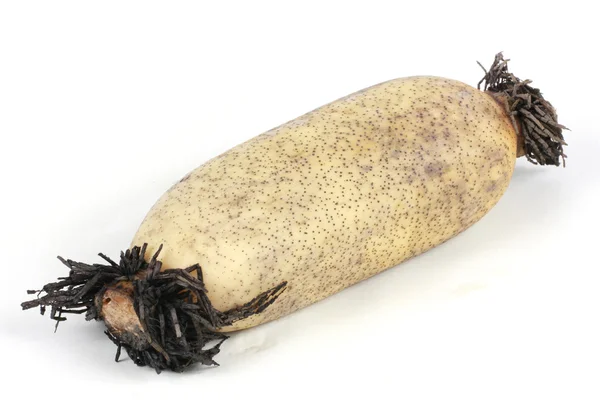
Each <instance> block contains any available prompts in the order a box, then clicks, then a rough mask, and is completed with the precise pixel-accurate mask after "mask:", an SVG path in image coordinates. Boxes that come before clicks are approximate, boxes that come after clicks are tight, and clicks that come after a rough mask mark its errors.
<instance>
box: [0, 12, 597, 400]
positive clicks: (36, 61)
mask: <svg viewBox="0 0 600 400" xmlns="http://www.w3.org/2000/svg"><path fill="white" fill-rule="evenodd" d="M585 3H589V4H592V2H577V1H568V2H565V3H563V4H562V5H561V6H560V7H559V6H556V5H554V4H553V3H552V2H546V1H544V2H536V4H534V2H526V1H517V2H511V1H506V0H505V1H502V2H492V1H486V2H483V1H478V2H472V3H469V2H461V1H448V2H445V1H440V2H427V1H409V2H402V1H397V0H396V1H390V2H377V1H372V0H371V1H367V2H364V4H363V5H353V4H351V3H350V2H315V3H313V2H310V1H301V2H296V3H295V5H293V4H292V3H291V2H283V1H282V2H273V3H267V2H262V1H256V0H253V1H244V2H241V1H240V2H219V1H213V2H201V1H195V2H183V1H165V2H155V1H144V2H139V3H138V2H127V1H102V2H88V1H52V2H50V1H43V2H34V1H4V2H2V3H0V138H1V142H0V143H1V144H0V146H1V147H0V152H1V153H0V174H1V179H0V182H1V184H2V189H1V190H2V192H1V197H0V203H1V204H0V212H1V228H0V246H1V256H2V258H1V269H2V272H1V274H0V285H1V287H0V289H1V290H0V296H1V299H0V313H1V315H0V324H1V325H0V344H1V353H2V356H1V357H2V362H1V363H0V370H2V371H0V376H1V377H2V378H1V379H0V380H1V381H2V390H3V391H4V392H5V393H6V392H9V391H11V390H14V391H17V392H20V393H21V394H19V397H21V396H25V397H26V398H45V399H48V398H58V396H59V394H61V393H62V395H63V396H67V397H64V398H76V397H75V396H77V397H78V398H86V399H95V398H110V397H111V396H133V395H136V396H137V395H140V394H144V395H145V396H146V397H145V398H148V399H154V398H157V399H164V398H184V397H183V396H185V398H191V396H197V398H212V399H218V398H219V399H220V398H234V396H235V397H241V398H258V397H260V398H263V399H264V398H283V399H287V398H297V397H303V398H307V396H310V397H308V398H311V399H319V398H332V397H333V398H354V397H358V396H360V397H361V398H364V399H370V398H403V399H415V398H435V399H442V398H444V399H446V398H473V399H492V398H503V399H506V398H511V399H516V398H518V399H534V398H563V399H567V398H569V399H588V398H589V399H592V398H594V399H598V398H599V397H600V387H599V386H600V378H599V377H600V327H599V324H598V319H599V317H600V312H599V306H600V261H599V259H598V253H597V251H598V248H599V244H598V239H599V237H600V235H599V231H598V227H599V224H600V212H599V206H600V174H599V172H600V161H598V158H599V157H598V155H599V154H600V140H599V137H600V136H599V131H600V128H599V127H598V126H599V125H600V123H599V119H598V115H599V112H598V111H599V110H598V106H599V105H600V101H598V97H597V96H598V93H600V85H599V83H598V73H597V70H598V63H599V62H600V58H599V56H598V45H597V39H598V37H600V33H599V30H598V28H597V26H598V25H597V24H598V23H597V20H596V15H597V14H596V12H594V11H592V9H591V8H590V6H585V5H584V4H585ZM500 50H503V51H504V52H505V55H506V57H507V58H510V59H512V61H511V64H510V66H511V69H512V71H513V72H514V73H515V74H517V75H518V76H520V77H522V78H532V79H533V80H534V86H538V87H540V88H542V90H543V92H544V94H545V95H546V97H547V98H548V99H550V101H552V102H553V104H554V105H555V106H556V108H557V109H558V111H559V115H560V120H561V122H562V123H563V124H565V125H567V126H569V127H570V128H571V130H572V131H571V132H566V135H567V141H568V142H569V147H568V148H567V154H568V155H569V159H568V163H567V168H565V169H563V168H554V167H546V168H541V167H535V166H533V165H530V164H528V163H527V162H526V161H525V160H522V159H521V160H519V161H518V162H517V168H516V171H515V174H514V178H513V180H512V183H511V186H510V188H509V189H508V191H507V193H506V194H505V196H504V197H503V198H502V200H501V201H500V203H499V204H498V205H497V206H496V207H495V208H494V209H493V210H492V211H491V212H490V213H489V214H488V215H487V216H486V217H485V218H484V219H483V220H481V221H480V222H479V223H477V224H476V225H475V226H474V227H472V228H471V229H469V230H468V231H467V232H465V233H464V234H461V235H460V236H459V237H457V238H455V239H454V240H452V241H450V242H448V243H446V244H444V245H442V246H440V247H438V248H436V249H434V250H432V251H430V252H428V253H427V254H425V255H422V256H420V257H417V258H416V259H413V260H411V261H410V262H407V263H405V264H403V265H402V266H401V267H397V268H393V269H391V270H389V271H387V272H385V273H383V274H380V275H379V276H376V277H375V278H372V279H369V280H368V281H366V282H362V283H360V284H358V285H356V286H354V287H352V288H350V289H348V290H345V291H343V292H342V293H340V294H338V295H335V296H333V297H331V298H329V299H327V300H325V301H323V302H321V303H319V304H316V305H314V306H311V307H309V308H307V309H305V310H303V311H300V312H297V313H295V314H294V315H291V316H289V317H286V318H283V319H281V320H279V321H276V322H274V323H270V324H267V325H265V326H261V327H258V328H255V329H251V330H248V331H246V332H242V333H239V334H236V335H234V337H233V338H232V339H230V340H229V341H228V342H227V343H226V345H224V346H223V351H222V353H221V354H220V355H219V356H218V357H217V360H218V361H219V362H220V363H221V365H222V366H221V367H219V368H213V369H202V368H199V369H194V370H191V371H189V372H186V373H184V374H175V373H169V372H165V373H163V374H161V375H159V376H157V375H156V374H155V373H154V372H153V371H152V370H151V369H148V368H138V367H135V366H134V365H133V364H132V363H131V362H130V361H129V359H127V357H126V356H124V357H123V359H124V361H121V362H120V363H114V362H113V355H114V351H115V347H114V345H113V344H112V343H110V342H109V341H108V340H107V339H106V338H105V336H104V334H103V329H102V325H101V324H100V323H96V322H93V323H86V322H84V321H83V320H82V318H77V316H75V317H73V318H71V319H69V321H67V322H66V323H64V324H62V325H61V326H60V327H59V329H58V332H57V333H56V334H53V333H52V332H53V328H54V327H53V323H52V321H50V320H49V319H48V318H47V317H40V316H39V315H38V313H37V312H36V311H30V312H27V313H25V312H22V311H20V307H19V304H20V302H21V301H24V300H26V299H28V296H27V295H26V294H25V289H28V288H38V287H40V286H41V285H42V284H43V283H45V282H48V281H50V280H53V279H54V278H56V277H57V276H62V275H64V274H65V269H64V267H63V266H62V265H61V264H60V263H59V262H58V261H57V260H56V259H55V256H56V255H57V254H61V255H63V256H65V257H70V258H73V259H78V260H82V261H85V260H89V261H95V260H99V259H97V258H96V256H95V254H96V253H98V252H99V251H102V252H105V253H106V254H109V255H112V256H117V255H118V252H119V250H120V249H123V248H125V247H126V246H128V244H129V240H130V239H131V237H132V235H133V234H134V232H135V230H136V228H137V226H138V224H139V222H140V221H141V219H142V218H143V217H144V215H145V213H146V212H147V211H148V209H149V208H150V206H151V205H152V204H153V203H154V201H155V200H156V199H157V198H158V196H160V194H162V192H163V191H164V190H166V189H167V188H168V187H169V186H170V185H171V184H173V183H174V182H176V181H177V180H178V179H179V178H180V177H182V176H183V175H184V174H185V173H186V172H188V171H189V170H191V169H193V168H195V167H196V166H198V165H200V164H201V163H203V162H204V161H206V160H208V159H209V158H212V157H213V156H216V155H218V154H220V153H221V152H223V151H225V150H227V149H229V148H231V147H232V146H234V145H236V144H238V143H240V142H242V141H244V140H246V139H248V138H251V137H253V136H255V135H257V134H259V133H261V132H263V131H266V130H268V129H270V128H272V127H274V126H276V125H279V124H281V123H283V122H285V121H287V120H289V119H292V118H294V117H296V116H298V115H301V114H303V113H304V112H306V111H309V110H311V109H313V108H316V107H318V106H320V105H322V104H324V103H327V102H329V101H332V100H334V99H336V98H338V97H341V96H343V95H346V94H348V93H351V92H353V91H355V90H358V89H361V88H363V87H366V86H370V85H372V84H375V83H378V82H380V81H384V80H387V79H391V78H395V77H401V76H409V75H424V74H432V75H441V76H445V77H449V78H455V79H459V80H462V81H464V82H468V83H471V84H474V85H475V84H476V83H477V82H478V80H479V79H480V77H481V74H482V72H481V70H480V69H479V67H478V66H477V65H476V63H475V61H476V60H479V61H481V62H482V63H483V64H484V65H489V64H490V63H491V61H492V60H493V56H494V54H495V53H496V52H497V51H500ZM15 395H17V394H16V393H15V394H13V395H11V396H9V398H13V397H14V396H15ZM169 396H172V397H169Z"/></svg>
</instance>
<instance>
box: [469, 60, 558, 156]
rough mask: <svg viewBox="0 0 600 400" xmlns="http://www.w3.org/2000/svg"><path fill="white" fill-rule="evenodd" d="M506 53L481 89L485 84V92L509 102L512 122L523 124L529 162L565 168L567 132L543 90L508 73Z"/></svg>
mask: <svg viewBox="0 0 600 400" xmlns="http://www.w3.org/2000/svg"><path fill="white" fill-rule="evenodd" d="M508 61H509V60H505V59H504V57H503V56H502V53H498V54H496V58H495V60H494V63H493V64H492V67H491V68H490V70H489V71H487V70H486V69H485V68H484V67H483V66H482V65H481V64H480V63H478V64H479V66H481V68H483V70H484V71H485V76H484V77H483V78H482V79H481V81H479V84H478V85H477V88H478V89H480V86H481V84H482V83H483V84H484V87H483V90H485V91H487V92H492V93H499V94H503V95H505V96H506V98H507V100H508V106H509V110H508V111H509V112H510V113H511V118H513V119H516V120H517V121H518V122H519V123H520V127H521V129H520V131H521V133H522V135H523V139H524V142H525V156H526V157H527V160H529V161H530V162H532V163H534V164H540V165H557V166H558V165H560V164H561V161H562V164H563V166H564V164H565V158H566V155H565V154H564V153H563V146H566V145H567V144H566V143H565V141H564V138H563V135H562V130H563V129H567V128H565V127H564V126H562V125H561V124H559V123H558V121H557V115H556V110H555V109H554V107H553V106H552V104H550V103H549V102H548V101H547V100H546V99H544V97H543V96H542V93H541V92H540V90H539V89H536V88H533V87H531V86H529V84H530V83H531V81H530V80H528V79H526V80H524V81H521V80H520V79H519V78H517V77H516V76H514V75H513V74H511V73H510V72H508V67H507V63H508Z"/></svg>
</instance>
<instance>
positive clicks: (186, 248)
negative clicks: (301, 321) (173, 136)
mask: <svg viewBox="0 0 600 400" xmlns="http://www.w3.org/2000/svg"><path fill="white" fill-rule="evenodd" d="M481 83H484V87H483V89H484V90H483V91H482V90H479V88H477V89H476V88H473V87H471V86H469V85H466V84H464V83H461V82H458V81H455V80H451V79H445V78H439V77H431V76H418V77H410V78H402V79H396V80H391V81H388V82H384V83H381V84H379V85H376V86H372V87H370V88H367V89H364V90H361V91H359V92H357V93H354V94H351V95H349V96H346V97H343V98H341V99H339V100H337V101H334V102H332V103H330V104H327V105H325V106H323V107H321V108H318V109H316V110H314V111H311V112H309V113H307V114H305V115H303V116H301V117H299V118H297V119H295V120H293V121H290V122H288V123H285V124H283V125H281V126H279V127H277V128H275V129H272V130H270V131H268V132H266V133H264V134H262V135H259V136H257V137H255V138H254V139H251V140H249V141H248V142H246V143H243V144H241V145H239V146H237V147H235V148H233V149H231V150H229V151H228V152H226V153H224V154H222V155H220V156H218V157H216V158H214V159H212V160H210V161H209V162H207V163H205V164H204V165H202V166H200V167H199V168H197V169H196V170H194V171H192V172H191V173H189V174H188V175H186V176H185V177H184V178H183V179H181V181H180V182H179V183H177V184H176V185H174V186H173V187H171V188H170V189H169V190H168V191H167V192H166V193H165V194H164V195H163V196H162V197H161V198H160V199H159V200H158V202H157V203H156V204H155V205H154V207H153V208H152V209H151V210H150V212H149V213H148V215H147V216H146V218H145V219H144V221H143V222H142V224H141V226H140V228H139V230H138V232H137V233H136V234H135V236H134V239H133V242H132V247H131V249H130V250H128V251H127V252H125V253H124V254H122V255H121V259H120V262H119V263H118V264H117V263H115V262H113V261H112V260H110V259H108V257H106V256H102V257H103V258H104V259H105V260H106V261H107V262H108V265H100V264H94V265H87V264H82V263H77V262H74V261H71V260H62V259H61V260H62V261H63V262H64V263H65V264H66V265H67V266H69V268H71V274H70V276H69V277H68V278H67V279H65V280H62V281H59V282H57V283H51V284H48V285H46V286H45V287H44V288H43V289H42V293H45V294H44V295H43V296H42V297H40V298H38V299H36V300H32V301H29V302H26V303H23V307H24V308H31V307H35V306H40V307H42V310H44V308H45V307H46V306H49V307H51V308H52V317H53V318H54V319H57V320H58V321H60V320H62V319H64V317H63V316H62V315H63V314H65V313H67V312H86V313H87V317H88V318H89V319H102V320H104V321H105V323H106V325H107V327H108V335H109V337H110V338H111V339H112V340H113V341H114V342H115V343H116V344H117V345H118V346H119V352H120V349H121V348H125V350H126V351H127V352H128V353H129V355H130V357H131V358H132V359H133V360H134V361H135V362H136V364H138V365H150V366H152V367H154V368H155V369H156V370H157V371H160V370H162V369H173V370H176V371H180V370H182V369H184V368H185V367H186V366H188V365H190V364H192V363H195V362H200V363H203V364H209V365H210V364H215V362H214V361H213V356H214V355H216V354H217V353H218V351H219V346H220V345H221V343H222V341H223V340H225V338H226V337H227V336H226V335H224V333H223V332H227V331H234V330H240V329H245V328H250V327H252V326H255V325H258V324H262V323H265V322H268V321H271V320H274V319H277V318H279V317H281V316H284V315H287V314H289V313H291V312H293V311H295V310H298V309H300V308H302V307H306V306H308V305H310V304H312V303H315V302H317V301H319V300H321V299H323V298H325V297H327V296H330V295H332V294H334V293H337V292H339V291H340V290H342V289H344V288H346V287H348V286H350V285H353V284H355V283H357V282H359V281H362V280H364V279H367V278H368V277H370V276H373V275H374V274H377V273H379V272H382V271H384V270H386V269H388V268H390V267H393V266H395V265H397V264H399V263H401V262H403V261H405V260H407V259H409V258H411V257H414V256H416V255H418V254H421V253H423V252H425V251H427V250H428V249H430V248H432V247H435V246H437V245H439V244H440V243H443V242H445V241H446V240H448V239H450V238H452V237H454V236H456V235H457V234H458V233H460V232H462V231H464V230H465V229H467V228H468V227H469V226H471V225H472V224H474V223H475V222H477V221H478V220H479V219H480V218H481V217H483V216H484V215H485V214H486V213H487V212H488V211H489V210H490V209H491V208H492V207H493V206H494V205H495V204H496V203H497V202H498V200H499V199H500V197H501V196H502V194H503V193H504V191H505V190H506V188H507V187H508V185H509V182H510V179H511V176H512V174H513V170H514V167H515V160H516V158H517V156H519V155H525V156H526V157H527V159H529V160H530V161H532V162H534V163H538V164H542V165H546V164H550V165H559V164H560V162H561V160H562V161H563V162H564V154H563V151H562V146H563V145H565V143H564V140H563V136H562V130H563V129H564V127H563V126H562V125H560V124H558V122H557V117H556V113H555V111H554V108H553V107H552V106H551V105H550V103H548V102H547V101H546V100H544V98H543V97H542V95H541V93H540V92H539V90H537V89H534V88H532V87H531V86H530V85H529V84H530V83H531V82H530V81H521V80H519V79H518V78H516V77H515V76H514V75H512V74H510V73H509V72H508V70H507V66H506V60H504V59H503V57H502V54H498V55H497V56H496V59H495V61H494V63H493V65H492V68H491V69H490V71H486V74H485V77H484V79H482V81H481V82H480V84H481ZM151 255H153V256H152V257H150V256H151ZM200 266H201V267H202V268H201V269H200ZM211 340H217V344H216V345H214V346H212V347H210V346H207V344H208V343H209V342H210V341H211Z"/></svg>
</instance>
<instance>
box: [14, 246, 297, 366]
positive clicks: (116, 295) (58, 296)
mask: <svg viewBox="0 0 600 400" xmlns="http://www.w3.org/2000/svg"><path fill="white" fill-rule="evenodd" d="M146 248H147V245H146V244H144V245H143V246H142V247H141V248H140V247H137V246H136V247H134V248H132V249H131V250H127V251H126V252H125V253H121V258H120V262H119V263H118V264H117V263H116V262H114V261H112V260H111V259H110V258H108V257H106V256H105V255H103V254H100V257H102V258H103V259H104V260H105V261H106V262H107V263H108V265H103V264H92V265H89V264H84V263H78V262H75V261H72V260H64V259H63V258H60V257H59V259H60V260H61V261H62V263H63V264H65V265H66V266H67V267H68V268H69V269H70V270H71V271H70V273H69V276H68V277H64V278H59V279H58V282H54V283H48V284H46V285H45V286H44V287H43V288H42V289H41V290H39V291H31V290H28V291H27V292H28V293H29V294H35V293H37V295H38V298H37V299H34V300H30V301H26V302H24V303H22V304H21V306H22V308H23V309H24V310H27V309H30V308H34V307H40V310H41V313H42V314H44V313H45V311H46V308H47V307H50V309H51V311H50V318H52V319H53V320H55V321H56V325H57V326H58V324H59V323H60V322H61V321H64V320H65V319H66V318H65V317H64V314H69V313H70V314H83V313H85V314H86V319H87V320H91V319H99V320H103V321H104V322H105V324H106V327H107V328H108V329H107V331H106V334H107V336H108V337H109V338H110V340H112V341H113V342H114V343H115V344H116V345H117V355H116V361H118V360H119V357H120V354H121V350H122V349H125V351H126V352H127V354H128V355H129V357H130V358H131V359H132V360H133V362H134V363H135V364H136V365H138V366H149V367H152V368H154V369H155V370H156V372H157V373H160V372H161V371H162V370H165V369H168V370H172V371H176V372H181V371H183V370H184V369H186V368H187V367H188V366H190V365H193V364H196V363H200V364H203V365H218V364H217V363H216V362H215V361H214V360H213V357H214V356H215V355H216V354H218V353H219V350H220V346H221V344H222V343H223V342H224V341H225V340H226V339H227V338H228V336H226V335H224V334H222V333H220V332H217V330H218V329H219V328H220V327H223V326H227V325H230V324H232V323H233V322H235V321H238V320H240V319H243V318H247V317H249V316H251V315H255V314H258V313H260V312H262V311H263V310H264V309H265V308H266V307H268V306H269V305H270V304H272V303H273V302H274V301H275V300H276V299H277V298H278V297H279V295H281V293H283V291H284V290H285V288H286V284H287V283H286V282H282V283H281V284H279V285H277V286H276V287H274V288H272V289H270V290H268V291H266V292H264V293H262V294H260V295H259V296H257V297H256V298H254V299H253V300H251V301H250V302H248V303H246V304H244V305H242V306H240V307H237V308H234V309H231V310H228V311H225V312H222V311H219V310H217V309H215V308H214V307H213V306H212V304H211V302H210V299H209V298H208V296H207V291H206V288H205V286H204V282H203V276H202V269H201V268H200V266H199V265H197V264H196V265H192V266H190V267H188V268H186V269H169V270H166V271H161V267H162V263H161V262H160V261H159V260H158V256H159V253H160V251H161V248H162V246H161V248H159V249H158V251H157V252H156V254H154V256H153V257H152V258H151V259H150V261H146V260H145V252H146ZM194 275H195V276H194Z"/></svg>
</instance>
